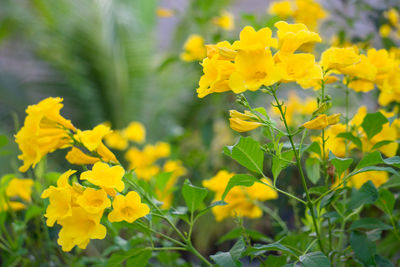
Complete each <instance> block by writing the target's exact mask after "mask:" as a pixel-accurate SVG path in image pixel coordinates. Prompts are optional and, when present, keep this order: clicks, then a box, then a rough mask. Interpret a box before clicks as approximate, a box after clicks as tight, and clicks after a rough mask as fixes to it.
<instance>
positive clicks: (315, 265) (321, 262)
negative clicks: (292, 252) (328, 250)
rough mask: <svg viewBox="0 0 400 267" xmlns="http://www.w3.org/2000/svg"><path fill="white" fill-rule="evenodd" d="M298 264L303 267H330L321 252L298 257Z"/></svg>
mask: <svg viewBox="0 0 400 267" xmlns="http://www.w3.org/2000/svg"><path fill="white" fill-rule="evenodd" d="M299 259H300V262H301V263H302V264H303V266H304V267H322V266H324V267H330V266H331V263H330V262H329V259H328V258H327V257H326V256H325V255H324V254H323V253H322V252H321V251H316V252H311V253H307V254H306V255H303V256H300V258H299Z"/></svg>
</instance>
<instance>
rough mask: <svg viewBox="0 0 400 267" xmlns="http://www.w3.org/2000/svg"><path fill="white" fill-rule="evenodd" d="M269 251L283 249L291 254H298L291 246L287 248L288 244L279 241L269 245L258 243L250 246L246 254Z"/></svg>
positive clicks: (259, 253)
mask: <svg viewBox="0 0 400 267" xmlns="http://www.w3.org/2000/svg"><path fill="white" fill-rule="evenodd" d="M267 251H281V252H286V253H289V254H291V255H296V253H294V252H293V250H291V249H290V248H287V247H286V246H284V245H282V244H280V243H279V242H275V243H272V244H268V245H259V244H256V245H254V246H253V247H250V248H248V249H247V250H246V253H245V255H247V256H249V255H252V256H258V255H261V254H264V253H265V252H267ZM296 256H297V255H296Z"/></svg>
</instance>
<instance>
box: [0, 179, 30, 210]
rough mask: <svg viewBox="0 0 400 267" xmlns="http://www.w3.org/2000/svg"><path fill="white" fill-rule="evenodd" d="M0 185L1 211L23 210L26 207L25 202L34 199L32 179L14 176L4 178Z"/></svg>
mask: <svg viewBox="0 0 400 267" xmlns="http://www.w3.org/2000/svg"><path fill="white" fill-rule="evenodd" d="M1 182H2V184H1V187H0V211H5V210H9V209H11V210H14V211H18V210H22V209H25V208H26V205H25V203H30V202H31V201H32V197H31V195H32V187H33V185H34V182H33V180H32V179H21V178H12V179H11V180H8V179H4V177H3V178H2V181H1Z"/></svg>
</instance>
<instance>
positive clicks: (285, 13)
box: [268, 1, 294, 19]
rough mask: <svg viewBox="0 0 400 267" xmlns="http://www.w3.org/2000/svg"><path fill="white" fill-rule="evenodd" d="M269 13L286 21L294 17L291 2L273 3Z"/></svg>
mask: <svg viewBox="0 0 400 267" xmlns="http://www.w3.org/2000/svg"><path fill="white" fill-rule="evenodd" d="M268 13H269V14H271V15H276V16H278V17H280V18H281V19H286V18H288V17H290V16H293V14H294V10H293V7H292V3H291V1H279V2H273V3H271V4H270V5H269V8H268Z"/></svg>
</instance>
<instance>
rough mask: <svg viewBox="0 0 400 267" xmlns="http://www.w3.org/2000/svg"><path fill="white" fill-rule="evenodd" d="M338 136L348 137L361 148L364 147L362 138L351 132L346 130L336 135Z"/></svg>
mask: <svg viewBox="0 0 400 267" xmlns="http://www.w3.org/2000/svg"><path fill="white" fill-rule="evenodd" d="M336 138H344V139H347V140H349V141H351V142H353V144H355V145H356V146H357V147H358V148H359V149H361V148H362V143H361V140H360V138H358V137H356V136H354V135H353V134H352V133H350V132H345V133H340V134H338V135H337V136H336Z"/></svg>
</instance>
